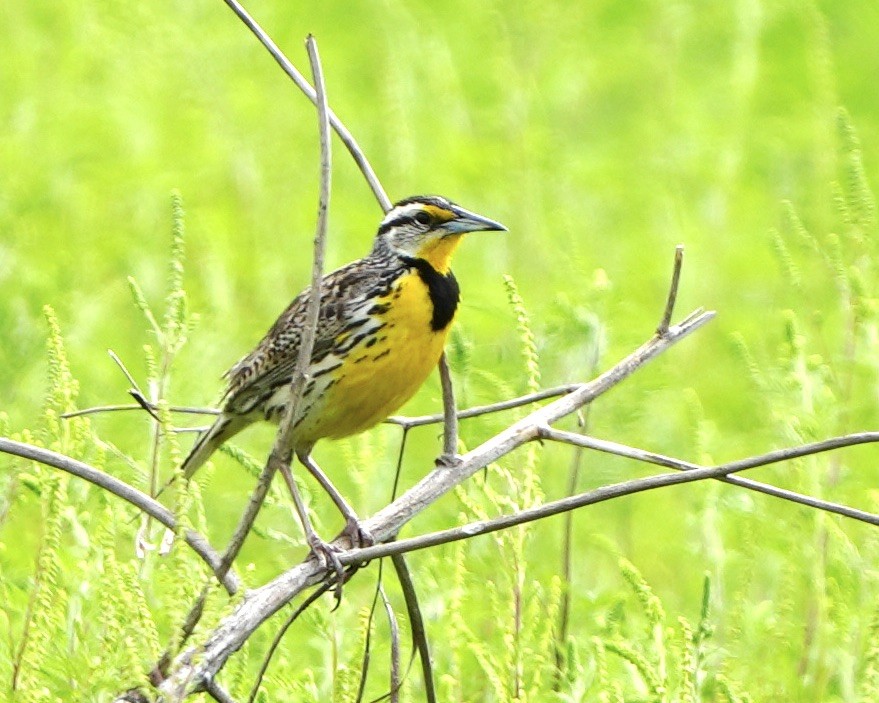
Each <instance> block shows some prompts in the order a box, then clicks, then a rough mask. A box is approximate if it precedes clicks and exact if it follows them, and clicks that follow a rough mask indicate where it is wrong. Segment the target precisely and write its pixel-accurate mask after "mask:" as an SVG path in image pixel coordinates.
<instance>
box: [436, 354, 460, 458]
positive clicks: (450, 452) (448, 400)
mask: <svg viewBox="0 0 879 703" xmlns="http://www.w3.org/2000/svg"><path fill="white" fill-rule="evenodd" d="M439 374H440V383H441V384H442V389H443V454H442V456H441V457H440V461H444V462H451V463H454V462H455V458H456V457H457V455H458V413H457V408H456V407H455V387H454V386H453V385H452V372H451V370H450V369H449V360H448V359H447V358H446V353H445V352H443V353H442V354H441V355H440V360H439Z"/></svg>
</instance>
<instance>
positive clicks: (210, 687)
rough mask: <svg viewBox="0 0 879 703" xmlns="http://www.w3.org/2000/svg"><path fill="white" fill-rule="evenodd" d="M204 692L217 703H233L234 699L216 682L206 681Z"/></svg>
mask: <svg viewBox="0 0 879 703" xmlns="http://www.w3.org/2000/svg"><path fill="white" fill-rule="evenodd" d="M204 690H205V693H207V694H208V695H209V696H210V697H211V698H213V699H214V700H215V701H217V703H235V699H234V698H232V696H231V695H230V694H229V693H228V692H227V691H226V689H224V688H223V687H222V686H220V684H218V683H217V682H216V681H208V683H207V684H206V685H205V687H204Z"/></svg>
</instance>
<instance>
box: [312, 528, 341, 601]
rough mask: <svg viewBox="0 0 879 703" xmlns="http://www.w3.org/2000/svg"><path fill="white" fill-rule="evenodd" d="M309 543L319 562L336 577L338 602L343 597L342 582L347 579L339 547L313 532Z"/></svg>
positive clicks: (335, 588)
mask: <svg viewBox="0 0 879 703" xmlns="http://www.w3.org/2000/svg"><path fill="white" fill-rule="evenodd" d="M308 544H309V546H310V547H311V553H312V554H313V555H314V558H315V559H317V561H318V563H319V564H320V565H321V566H322V567H323V568H325V569H326V570H327V571H328V572H332V573H333V574H334V575H335V577H336V581H335V587H334V590H335V592H336V602H337V603H338V602H339V601H340V600H341V599H342V583H343V582H344V581H345V567H344V566H343V565H342V562H341V561H340V560H339V551H340V550H339V549H338V547H334V546H333V545H332V544H330V543H329V542H324V541H323V540H322V539H321V538H320V537H318V536H317V534H315V533H312V534H311V535H309V537H308Z"/></svg>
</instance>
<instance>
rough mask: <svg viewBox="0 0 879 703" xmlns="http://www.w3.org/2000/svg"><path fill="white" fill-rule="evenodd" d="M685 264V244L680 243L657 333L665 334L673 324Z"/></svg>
mask: <svg viewBox="0 0 879 703" xmlns="http://www.w3.org/2000/svg"><path fill="white" fill-rule="evenodd" d="M683 264H684V245H683V244H678V245H677V246H676V247H675V263H674V269H673V270H672V274H671V285H670V286H669V289H668V297H667V298H666V301H665V312H664V313H663V315H662V320H661V321H660V323H659V327H657V328H656V334H658V335H663V334H665V333H666V331H667V330H668V326H669V325H670V324H671V316H672V315H673V314H674V309H675V302H676V301H677V299H678V286H679V285H680V282H681V268H682V267H683Z"/></svg>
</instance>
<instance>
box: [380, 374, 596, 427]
mask: <svg viewBox="0 0 879 703" xmlns="http://www.w3.org/2000/svg"><path fill="white" fill-rule="evenodd" d="M582 387H583V384H582V383H567V384H565V385H563V386H555V387H554V388H545V389H544V390H542V391H536V392H534V393H528V394H526V395H522V396H519V397H518V398H510V399H509V400H502V401H500V402H497V403H491V404H490V405H476V406H474V407H472V408H467V409H466V410H459V411H458V412H457V413H455V417H456V418H457V419H458V420H466V419H468V418H471V417H478V416H480V415H487V414H489V413H496V412H499V411H501V410H511V409H513V408H520V407H522V406H523V405H531V403H534V402H536V401H538V400H548V399H549V398H558V397H559V396H560V395H567V394H568V393H573V392H574V391H575V390H577V389H578V388H582ZM444 421H445V415H416V416H414V417H406V416H404V415H391V416H390V417H389V418H388V419H387V420H385V422H386V423H388V424H389V425H399V426H400V427H402V428H404V429H411V428H413V427H422V426H423V425H435V424H437V423H439V422H444Z"/></svg>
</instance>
